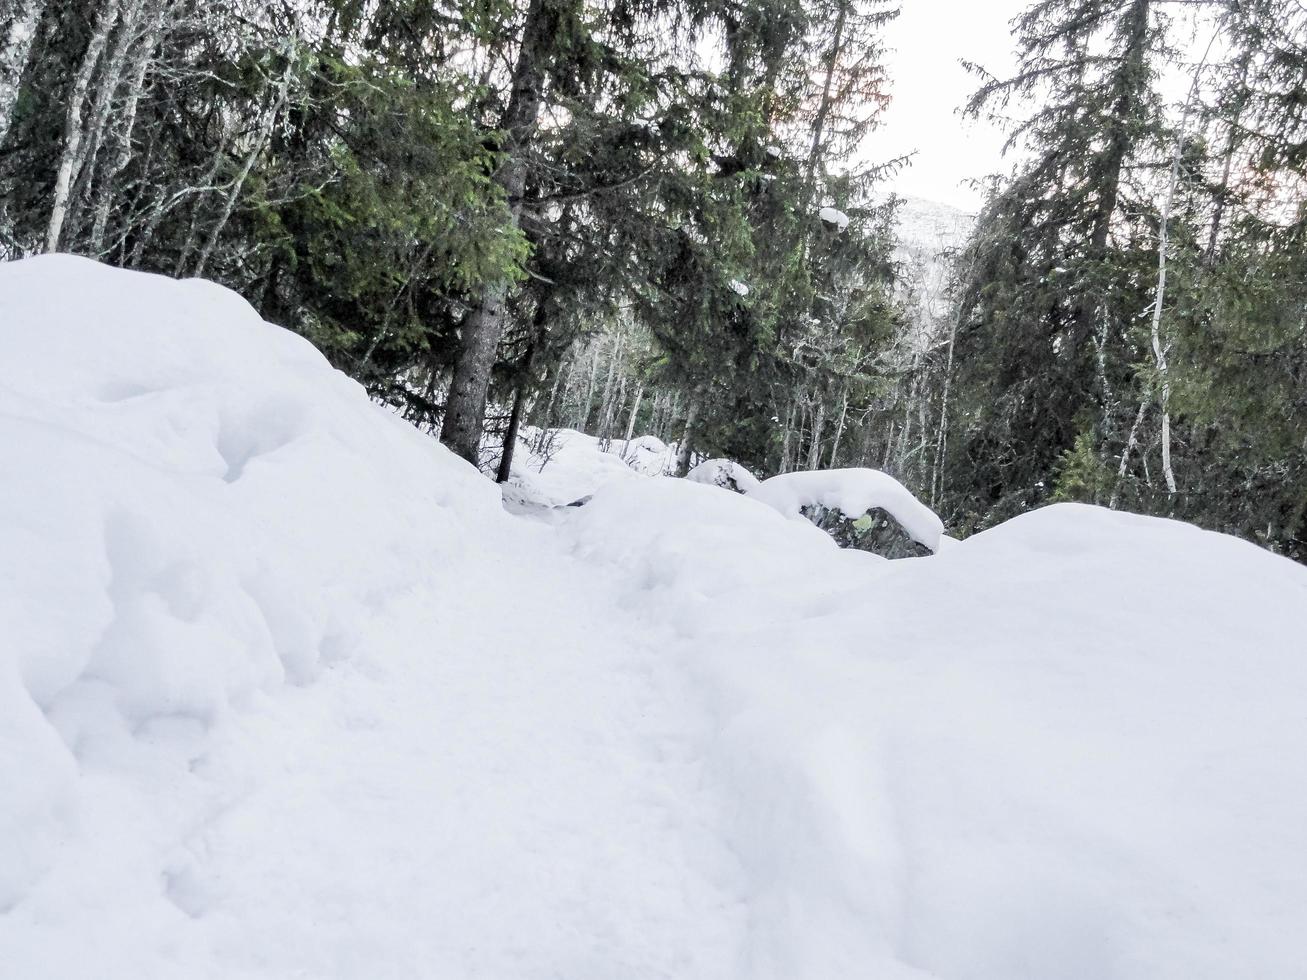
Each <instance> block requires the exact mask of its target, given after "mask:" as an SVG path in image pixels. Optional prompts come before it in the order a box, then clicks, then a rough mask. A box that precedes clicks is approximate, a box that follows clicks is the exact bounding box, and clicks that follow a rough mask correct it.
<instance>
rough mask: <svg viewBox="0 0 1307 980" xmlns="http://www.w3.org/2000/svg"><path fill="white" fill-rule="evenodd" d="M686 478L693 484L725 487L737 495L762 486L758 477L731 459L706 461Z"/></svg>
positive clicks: (750, 491)
mask: <svg viewBox="0 0 1307 980" xmlns="http://www.w3.org/2000/svg"><path fill="white" fill-rule="evenodd" d="M685 478H686V479H687V480H690V481H691V482H692V483H706V484H708V485H709V486H714V487H724V488H725V489H727V490H733V491H735V492H736V493H752V492H753V491H754V490H756V489H757V488H758V487H759V486H761V484H760V483H759V481H758V478H757V477H756V476H754V475H753V474H752V473H750V472H749V471H748V470H746V469H745V468H744V467H743V466H741V465H740V464H739V463H736V462H733V461H732V460H729V459H705V460H704V461H703V462H702V463H700V464H699V465H698V466H696V467H694V468H693V469H692V470H690V472H689V473H687V474H686V475H685Z"/></svg>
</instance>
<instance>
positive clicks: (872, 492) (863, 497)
mask: <svg viewBox="0 0 1307 980" xmlns="http://www.w3.org/2000/svg"><path fill="white" fill-rule="evenodd" d="M750 496H752V497H753V498H754V499H755V500H760V501H762V502H763V503H765V504H768V505H770V506H771V507H774V508H776V509H777V510H778V511H780V512H781V513H782V514H784V515H786V516H787V517H792V518H797V519H802V517H803V515H802V514H801V513H800V511H801V510H802V508H804V507H812V506H819V507H827V508H833V509H837V510H841V511H843V512H844V513H845V514H848V515H850V516H851V517H855V518H856V517H860V516H862V515H863V514H865V513H866V512H867V511H869V510H871V509H872V508H874V507H879V508H881V509H882V510H884V511H885V512H886V513H888V514H889V515H891V516H892V517H893V518H894V519H895V520H896V521H898V522H899V523H900V524H901V525H903V530H905V531H907V532H908V534H909V535H910V536H911V537H912V539H913V540H914V541H916V542H917V543H918V544H923V545H925V546H926V547H927V548H929V549H930V550H931V551H939V541H940V536H941V535H942V534H943V533H944V523H943V522H942V521H941V520H940V519H939V517H938V516H937V515H936V514H935V512H934V511H932V510H931V509H930V508H929V507H927V506H926V505H925V504H923V503H921V501H919V500H917V498H916V497H914V496H913V495H912V492H911V491H910V490H908V488H907V487H905V486H904V485H903V484H901V483H900V482H899V481H898V480H896V479H894V477H892V476H890V475H889V474H888V473H882V472H880V471H879V470H870V469H860V468H851V469H836V470H809V471H801V472H796V473H782V474H781V475H780V476H773V477H772V478H771V479H769V480H764V481H763V482H762V484H761V486H759V487H758V488H757V489H756V490H751V491H750Z"/></svg>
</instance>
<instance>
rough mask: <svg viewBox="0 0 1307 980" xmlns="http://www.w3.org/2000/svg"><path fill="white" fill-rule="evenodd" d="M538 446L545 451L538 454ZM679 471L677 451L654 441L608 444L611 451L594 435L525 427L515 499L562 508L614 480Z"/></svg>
mask: <svg viewBox="0 0 1307 980" xmlns="http://www.w3.org/2000/svg"><path fill="white" fill-rule="evenodd" d="M537 446H542V448H541V449H540V450H539V451H537ZM675 469H676V447H675V446H669V445H667V444H666V443H665V442H663V441H662V440H661V439H658V438H657V437H655V436H638V437H636V438H634V439H632V440H631V441H630V442H629V443H627V442H626V441H625V440H623V439H613V440H610V441H609V443H608V445H607V449H605V448H603V446H602V445H601V443H600V441H599V440H598V439H596V438H595V437H594V436H590V435H586V434H585V433H584V432H578V431H576V430H575V429H553V430H551V431H550V432H548V433H546V434H545V438H544V440H543V443H542V442H541V440H540V430H538V429H536V428H533V427H526V428H524V429H523V431H522V436H521V437H520V438H519V440H518V444H517V449H516V451H515V452H514V453H513V472H512V479H511V488H512V495H513V497H514V499H517V500H520V501H521V502H522V503H524V504H526V505H527V506H528V508H529V507H530V506H532V505H536V506H546V507H561V506H565V505H567V504H571V503H575V502H576V501H578V500H581V499H583V498H585V497H588V496H590V495H591V494H593V493H594V492H595V490H597V489H598V488H599V487H602V486H604V485H606V484H607V483H609V482H611V481H613V480H628V479H631V478H632V477H637V476H663V475H665V474H668V473H671V472H673V471H674V470H675Z"/></svg>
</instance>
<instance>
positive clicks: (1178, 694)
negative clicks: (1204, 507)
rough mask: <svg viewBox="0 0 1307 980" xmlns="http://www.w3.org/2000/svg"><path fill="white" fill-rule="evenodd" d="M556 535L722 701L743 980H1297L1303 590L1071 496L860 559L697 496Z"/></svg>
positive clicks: (747, 503)
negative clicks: (917, 553) (669, 631)
mask: <svg viewBox="0 0 1307 980" xmlns="http://www.w3.org/2000/svg"><path fill="white" fill-rule="evenodd" d="M567 530H568V531H569V533H570V534H572V535H573V538H574V540H575V542H576V547H577V548H578V549H580V550H581V552H582V553H583V554H584V555H585V556H586V557H587V559H588V560H591V561H601V562H608V563H609V565H610V567H611V568H612V569H613V571H614V574H615V575H618V574H620V575H623V576H624V581H625V583H626V589H627V590H628V595H629V600H628V601H629V602H630V603H631V604H632V605H633V606H634V605H636V604H639V605H640V606H641V607H642V608H644V609H646V610H649V611H650V612H651V613H652V614H653V615H654V616H655V618H657V619H659V620H663V621H670V622H674V623H676V624H677V625H678V627H679V629H680V634H681V637H682V645H681V648H680V650H679V655H680V656H681V657H683V658H684V660H685V662H686V663H687V665H688V669H697V670H699V671H700V676H701V681H700V686H701V687H702V688H703V689H704V690H705V691H711V692H715V696H716V699H717V700H716V705H715V711H716V712H717V715H718V721H717V724H716V726H715V728H716V731H717V733H718V734H717V737H716V738H715V740H714V741H713V743H712V744H711V745H710V746H708V747H707V752H708V760H709V764H710V769H711V772H712V774H713V778H714V780H716V781H718V782H720V783H723V784H728V785H731V786H732V787H733V788H734V792H735V793H736V794H737V795H738V799H739V804H738V807H737V809H736V810H735V819H734V821H733V823H731V824H730V825H729V826H728V828H727V833H728V836H729V838H730V839H731V840H732V841H733V842H734V846H735V848H736V850H737V852H738V853H739V854H740V857H741V862H742V865H743V867H744V868H745V869H747V873H748V874H749V875H750V877H749V880H748V884H747V885H746V892H747V894H748V896H749V897H748V904H749V908H750V910H751V912H750V916H751V923H752V930H753V933H754V934H755V935H756V936H760V937H766V938H765V940H763V941H761V942H760V943H758V944H757V945H756V946H754V947H751V948H752V949H753V955H754V957H755V958H754V959H752V960H751V961H750V966H749V968H748V970H747V971H746V972H748V973H749V975H751V976H756V977H824V976H887V977H905V978H906V977H940V978H995V980H1000V978H1001V980H1010V978H1015V977H1028V978H1041V980H1042V978H1071V977H1094V978H1096V980H1110V978H1138V980H1145V978H1148V980H1155V978H1176V980H1193V978H1212V980H1218V978H1225V977H1230V976H1267V977H1269V976H1276V977H1290V976H1303V975H1304V974H1303V967H1302V962H1301V955H1300V949H1299V948H1298V941H1297V938H1296V936H1297V933H1298V929H1297V927H1296V924H1297V923H1300V922H1302V921H1307V790H1304V787H1307V759H1305V758H1304V755H1303V753H1302V752H1301V751H1299V749H1300V747H1301V746H1302V745H1303V744H1307V713H1304V712H1303V711H1302V709H1301V705H1302V699H1303V696H1304V694H1307V657H1304V656H1303V653H1304V647H1303V641H1302V626H1303V616H1304V610H1307V570H1304V569H1302V568H1300V567H1298V566H1296V565H1293V564H1291V563H1289V562H1287V561H1285V560H1283V559H1280V558H1277V557H1275V556H1272V555H1270V554H1267V553H1265V552H1262V551H1260V550H1259V549H1257V548H1255V547H1253V546H1251V545H1248V544H1246V543H1243V542H1240V541H1237V540H1234V539H1231V538H1227V537H1224V536H1221V535H1216V534H1210V533H1207V532H1202V531H1199V530H1196V529H1194V528H1192V527H1188V526H1185V525H1181V524H1177V523H1173V522H1168V521H1162V520H1155V519H1149V518H1142V517H1134V516H1131V515H1122V514H1116V513H1112V512H1108V511H1104V510H1099V509H1096V508H1089V507H1080V506H1072V505H1063V506H1057V507H1051V508H1047V509H1045V510H1042V511H1039V512H1036V513H1033V514H1030V515H1027V516H1025V517H1022V518H1020V519H1018V520H1016V521H1013V522H1010V523H1009V524H1006V525H1003V526H1002V527H999V528H997V529H994V530H992V531H989V532H986V533H984V534H981V535H978V536H976V537H973V538H971V539H969V540H967V541H965V542H962V543H959V544H956V545H955V546H953V547H951V548H949V549H947V550H946V551H945V552H944V553H943V554H942V555H940V556H938V557H937V558H936V559H934V560H932V561H929V562H906V563H898V562H881V563H877V562H872V561H866V560H863V561H858V560H857V559H858V558H859V557H860V556H859V555H858V553H856V552H841V551H838V550H837V549H833V548H829V547H824V546H823V545H822V544H821V542H819V541H817V540H814V538H813V535H812V534H810V533H808V529H805V526H804V525H803V524H801V523H798V522H793V521H788V522H787V521H776V520H775V519H774V518H771V519H769V518H768V515H767V512H766V510H764V509H763V508H760V507H759V506H758V504H757V501H756V499H751V498H747V497H739V496H735V495H729V494H719V493H711V492H708V491H707V490H706V489H705V488H702V487H697V486H694V485H690V484H686V483H684V482H681V481H658V482H648V483H642V484H625V485H621V486H611V487H609V488H607V489H606V490H605V491H602V492H601V493H600V494H598V495H597V496H596V497H595V499H594V501H593V502H592V503H591V504H590V505H589V506H588V507H586V508H582V509H581V510H580V511H578V512H576V513H575V514H574V516H573V517H572V526H571V527H570V528H569V529H567ZM724 556H729V557H724ZM861 557H863V558H865V556H861Z"/></svg>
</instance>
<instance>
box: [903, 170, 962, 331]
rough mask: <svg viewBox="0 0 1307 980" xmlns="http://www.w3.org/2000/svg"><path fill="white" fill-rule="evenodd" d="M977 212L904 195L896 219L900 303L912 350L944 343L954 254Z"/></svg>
mask: <svg viewBox="0 0 1307 980" xmlns="http://www.w3.org/2000/svg"><path fill="white" fill-rule="evenodd" d="M975 222H976V216H975V215H974V214H968V213H967V212H966V211H962V210H960V209H958V208H955V207H952V206H950V205H948V204H941V203H940V202H939V201H931V200H927V199H926V198H921V197H904V196H901V197H899V207H898V212H897V214H896V220H895V232H896V237H897V244H896V246H895V249H894V259H895V261H896V262H897V263H898V265H899V275H900V284H899V289H898V294H899V301H900V302H901V303H903V304H904V306H905V307H906V308H907V310H908V313H909V323H910V333H909V335H908V338H907V339H908V349H909V350H916V351H920V350H924V349H926V348H928V347H932V346H934V345H935V344H936V343H938V342H939V339H940V336H941V329H940V326H941V323H942V322H943V320H944V319H945V317H946V315H947V296H946V289H947V287H948V278H949V256H950V255H951V254H952V253H953V252H954V251H956V250H957V249H959V248H961V247H962V245H963V244H964V243H965V242H966V240H967V236H968V235H969V234H970V233H971V229H972V227H973V226H974V225H975Z"/></svg>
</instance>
